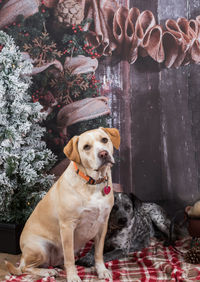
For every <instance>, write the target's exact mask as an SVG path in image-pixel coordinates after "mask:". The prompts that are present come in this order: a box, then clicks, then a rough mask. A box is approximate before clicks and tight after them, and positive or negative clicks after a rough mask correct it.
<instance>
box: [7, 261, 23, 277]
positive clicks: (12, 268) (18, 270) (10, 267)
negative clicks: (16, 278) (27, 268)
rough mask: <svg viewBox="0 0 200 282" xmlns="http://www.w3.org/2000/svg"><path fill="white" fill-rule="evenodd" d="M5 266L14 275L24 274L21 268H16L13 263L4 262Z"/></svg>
mask: <svg viewBox="0 0 200 282" xmlns="http://www.w3.org/2000/svg"><path fill="white" fill-rule="evenodd" d="M4 262H5V265H6V266H7V268H8V271H9V272H10V273H11V274H13V275H20V274H22V271H21V267H20V266H19V267H15V266H14V265H13V264H12V263H11V262H9V261H7V260H4Z"/></svg>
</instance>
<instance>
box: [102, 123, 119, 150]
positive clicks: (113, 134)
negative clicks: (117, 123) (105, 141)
mask: <svg viewBox="0 0 200 282" xmlns="http://www.w3.org/2000/svg"><path fill="white" fill-rule="evenodd" d="M100 128H101V129H103V131H105V132H106V133H107V134H108V136H109V137H110V139H111V141H112V143H113V146H114V147H115V148H116V149H117V150H118V149H119V145H120V134H119V130H118V129H116V128H104V127H100Z"/></svg>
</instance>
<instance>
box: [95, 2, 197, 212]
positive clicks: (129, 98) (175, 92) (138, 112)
mask: <svg viewBox="0 0 200 282" xmlns="http://www.w3.org/2000/svg"><path fill="white" fill-rule="evenodd" d="M125 2H126V1H125ZM133 6H134V7H137V8H139V9H140V11H143V10H147V9H149V10H151V11H152V12H153V13H154V15H155V18H156V19H157V22H158V23H161V24H164V22H165V20H166V19H169V18H171V19H177V18H179V17H186V18H195V17H196V16H197V15H199V14H200V2H199V1H196V0H192V1H189V0H177V1H173V0H169V1H167V2H166V1H164V0H156V1H155V0H150V1H146V0H142V1H141V0H135V1H132V0H130V1H129V7H133ZM115 61H116V58H111V59H110V58H108V59H106V60H104V61H103V63H102V65H101V66H100V68H99V75H100V77H101V80H102V78H103V77H104V80H107V81H109V82H110V87H111V89H110V94H109V96H110V100H111V108H112V118H113V119H112V120H111V126H116V127H118V128H119V129H120V132H121V136H122V144H121V148H120V152H119V154H118V157H119V162H118V165H117V166H116V167H115V169H114V174H113V178H114V181H115V182H120V183H121V184H122V185H123V187H124V190H125V191H129V192H131V191H132V192H134V193H135V194H136V195H137V196H139V197H140V198H142V199H144V200H152V201H163V202H164V203H165V204H167V205H168V209H171V208H172V210H176V209H178V207H182V206H184V205H186V204H187V203H191V202H194V201H195V200H196V199H197V198H199V190H200V142H199V140H200V129H199V128H200V110H199V105H200V93H199V92H200V91H199V89H200V81H199V75H198V73H199V68H200V66H197V65H190V66H185V67H180V68H179V69H166V68H165V67H164V66H163V65H159V64H158V63H156V62H154V61H153V60H152V59H151V58H149V57H146V58H141V57H140V58H139V59H138V60H137V62H136V63H135V64H133V65H131V66H128V64H127V63H125V62H121V63H119V64H117V63H115ZM129 67H130V69H129Z"/></svg>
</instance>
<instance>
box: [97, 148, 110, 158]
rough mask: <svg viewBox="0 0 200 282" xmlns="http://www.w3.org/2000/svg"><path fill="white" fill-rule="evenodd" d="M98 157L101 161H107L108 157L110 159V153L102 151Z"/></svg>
mask: <svg viewBox="0 0 200 282" xmlns="http://www.w3.org/2000/svg"><path fill="white" fill-rule="evenodd" d="M98 157H99V158H100V159H106V158H107V157H108V152H107V151H105V150H104V151H101V152H99V154H98Z"/></svg>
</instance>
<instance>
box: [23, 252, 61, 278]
mask: <svg viewBox="0 0 200 282" xmlns="http://www.w3.org/2000/svg"><path fill="white" fill-rule="evenodd" d="M23 252H24V253H25V255H23V256H22V263H23V266H22V272H24V273H30V274H34V275H38V276H44V277H47V276H56V275H57V271H56V270H55V269H47V268H40V266H43V265H45V264H46V262H47V260H48V258H47V256H48V254H47V253H46V252H44V251H42V250H41V249H34V250H33V249H32V248H31V249H30V248H29V247H27V249H26V250H23Z"/></svg>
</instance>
